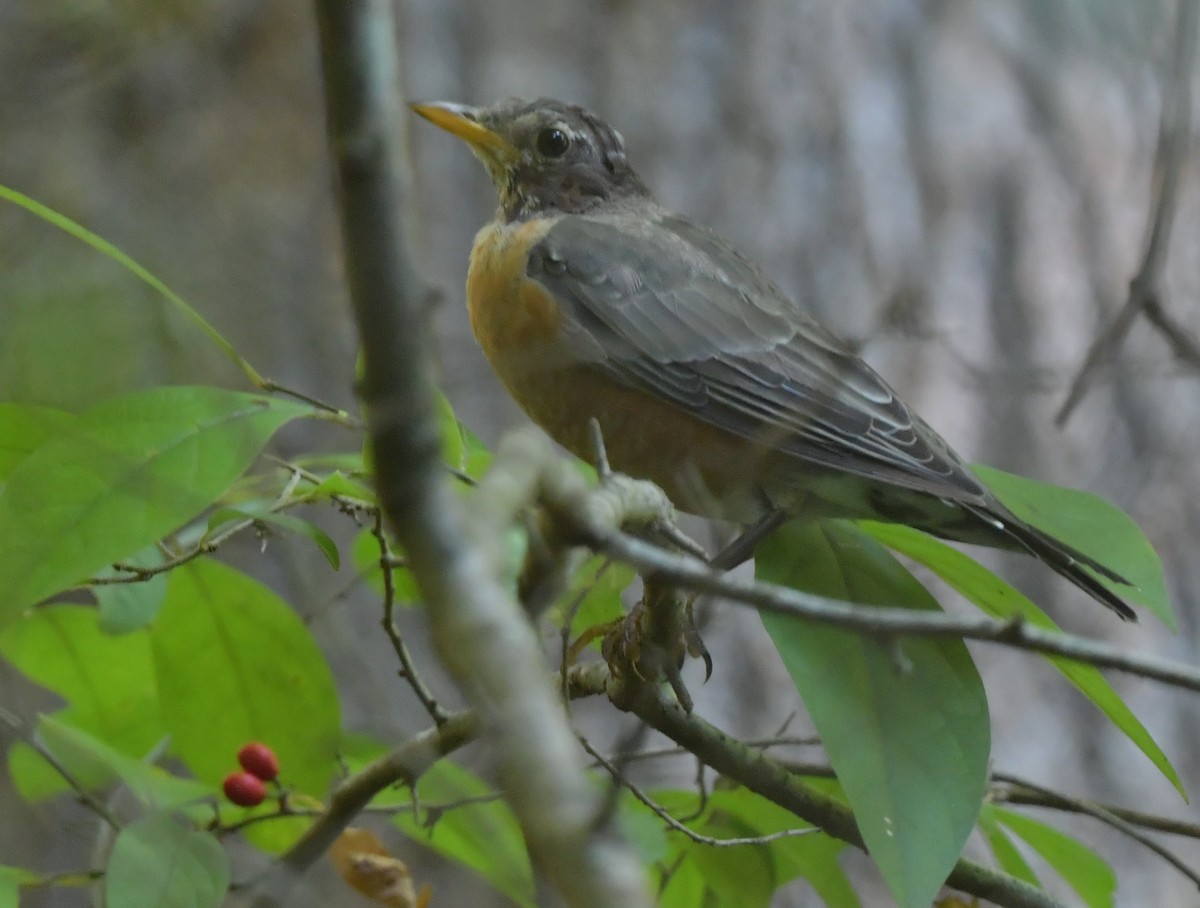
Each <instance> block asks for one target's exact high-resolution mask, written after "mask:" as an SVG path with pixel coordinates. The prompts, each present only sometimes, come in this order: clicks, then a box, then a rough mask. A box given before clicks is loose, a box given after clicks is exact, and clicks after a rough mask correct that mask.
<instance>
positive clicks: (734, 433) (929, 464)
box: [412, 99, 1135, 620]
mask: <svg viewBox="0 0 1200 908" xmlns="http://www.w3.org/2000/svg"><path fill="white" fill-rule="evenodd" d="M412 107H413V110H415V111H416V112H417V113H418V114H420V115H421V116H423V117H425V118H426V119H427V120H430V121H431V122H433V123H434V124H436V125H437V126H440V127H441V128H443V129H445V130H447V131H448V132H450V133H453V134H454V135H456V136H458V137H459V138H460V139H463V140H464V141H466V142H467V144H468V145H469V146H470V148H471V150H472V151H473V152H474V153H475V155H476V156H477V157H478V158H479V159H480V160H481V161H482V162H483V165H484V167H486V168H487V171H488V173H489V174H490V175H491V178H492V181H493V182H494V183H495V185H496V189H497V190H498V192H499V195H500V207H499V210H498V211H497V213H496V217H495V219H494V220H493V221H492V222H491V223H489V224H488V225H486V226H485V227H484V228H483V229H482V230H480V231H479V233H478V235H477V236H476V238H475V245H474V248H473V249H472V250H471V262H470V269H469V271H468V274H467V303H468V308H469V312H470V319H471V327H472V329H473V330H474V333H475V336H476V338H477V339H478V341H479V344H480V345H481V347H482V348H483V352H484V353H485V355H486V356H487V358H488V360H489V361H490V362H491V364H492V367H493V368H494V369H495V371H496V374H497V375H498V376H499V378H500V380H501V381H502V382H503V383H504V386H505V387H506V388H507V389H508V391H509V393H510V394H512V396H513V398H515V399H516V401H517V403H518V404H520V406H521V407H522V408H523V409H524V410H525V412H526V413H527V414H528V415H529V417H530V418H531V419H532V420H533V421H534V422H535V423H537V424H538V425H539V426H541V427H542V428H543V429H544V430H545V431H546V432H547V433H548V434H549V435H550V436H551V437H552V438H554V439H555V440H556V441H557V442H559V443H560V444H561V445H563V446H564V447H565V448H567V449H568V450H570V451H572V452H573V453H575V454H576V455H579V456H581V457H586V456H587V455H588V453H589V451H590V444H589V436H588V421H589V419H590V418H592V417H595V418H596V419H597V420H598V421H599V423H600V427H601V431H602V433H603V437H604V439H605V442H606V445H607V448H608V456H609V461H610V463H611V465H612V467H613V469H615V470H619V471H621V472H624V473H628V474H630V475H632V476H636V477H640V478H645V479H649V480H652V481H653V482H655V483H657V484H658V485H659V486H661V487H662V488H663V489H664V490H665V491H666V493H667V494H668V495H669V496H670V497H671V499H672V500H673V501H674V502H675V503H676V505H678V506H679V507H680V508H681V509H683V510H685V511H690V512H693V513H696V514H701V515H704V516H708V517H716V518H721V519H725V520H731V521H735V522H740V523H743V524H748V523H752V522H755V521H758V520H761V519H762V518H763V517H764V516H765V515H769V514H772V513H780V512H782V513H786V514H796V515H801V516H809V517H831V516H832V517H848V518H869V519H872V520H880V521H886V522H892V523H901V524H906V525H908V526H911V527H915V528H917V529H920V530H924V531H925V532H928V533H932V534H933V535H935V536H939V537H943V538H946V539H951V540H956V541H960V542H967V543H974V544H977V545H984V546H992V547H995V548H1001V549H1010V550H1015V551H1022V552H1026V553H1028V554H1030V555H1033V556H1034V557H1035V558H1038V559H1040V560H1041V561H1043V562H1044V563H1045V564H1046V565H1048V566H1049V567H1050V568H1051V569H1053V570H1054V571H1056V572H1058V573H1059V574H1061V575H1062V576H1063V577H1065V578H1067V579H1068V580H1070V581H1071V582H1072V583H1074V584H1075V585H1076V586H1078V587H1080V588H1081V589H1083V590H1085V591H1086V592H1087V593H1089V594H1090V595H1091V596H1092V597H1094V598H1095V599H1096V600H1098V601H1099V602H1101V603H1103V604H1104V605H1106V606H1108V607H1109V608H1110V609H1112V610H1113V611H1114V612H1116V613H1117V614H1118V615H1120V616H1121V617H1122V618H1125V619H1129V620H1135V616H1134V613H1133V610H1132V609H1131V608H1130V607H1129V605H1128V604H1127V603H1126V602H1125V601H1124V600H1123V599H1122V598H1121V597H1120V596H1118V595H1116V594H1115V593H1114V592H1112V591H1111V590H1110V589H1108V587H1106V586H1105V585H1104V584H1103V583H1101V582H1100V580H1099V579H1098V577H1104V578H1107V579H1109V580H1111V581H1115V582H1117V583H1125V581H1124V580H1123V579H1122V578H1121V577H1120V576H1118V575H1117V574H1115V573H1113V572H1112V571H1110V570H1109V569H1107V568H1106V567H1104V566H1103V565H1101V564H1098V563H1097V562H1096V561H1094V560H1092V559H1091V558H1089V557H1087V556H1086V555H1084V554H1082V553H1081V552H1078V551H1076V550H1075V549H1073V548H1071V547H1070V546H1068V545H1066V544H1065V543H1063V542H1061V541H1059V540H1057V539H1055V538H1054V537H1052V536H1050V535H1048V534H1046V533H1044V532H1042V531H1041V530H1038V529H1036V528H1034V527H1032V526H1030V525H1029V524H1027V523H1025V522H1023V521H1021V520H1020V519H1019V518H1017V517H1016V516H1015V515H1014V514H1012V513H1011V512H1010V511H1009V510H1008V509H1007V508H1005V507H1004V505H1002V504H1001V503H1000V502H999V500H998V499H997V498H996V497H995V496H994V495H993V494H992V493H991V492H989V491H988V489H987V488H986V487H984V486H983V484H982V483H980V481H979V480H978V479H976V478H975V476H974V475H973V474H972V473H971V471H970V470H969V469H968V468H967V467H966V464H965V463H964V461H963V460H962V458H960V457H959V456H958V454H956V453H955V452H954V451H953V450H952V449H951V448H950V446H949V445H948V444H947V443H946V442H945V441H944V440H943V439H942V438H941V437H940V436H939V435H938V434H937V433H936V432H935V431H934V430H933V429H931V428H930V427H929V426H928V425H926V424H925V422H924V421H923V420H922V419H921V418H920V417H919V416H917V415H916V414H915V413H913V412H912V411H911V410H910V409H909V407H908V406H907V405H906V404H905V403H904V401H902V400H901V399H900V398H899V397H898V396H897V395H896V393H895V392H894V391H893V390H892V389H891V388H890V387H889V386H888V385H887V383H886V382H884V380H883V379H882V378H880V377H879V376H878V375H877V374H876V373H875V372H874V371H873V370H872V369H871V368H870V367H869V366H868V365H866V363H864V362H863V361H862V360H861V359H859V358H858V357H857V356H856V355H855V354H854V353H853V352H852V351H851V350H850V349H849V347H848V346H847V345H846V344H845V343H843V342H842V341H840V340H838V339H837V338H836V337H834V336H833V335H832V334H830V333H829V332H828V331H826V330H825V329H824V328H822V327H821V326H820V325H819V324H818V323H817V322H816V321H814V320H813V319H812V318H811V317H810V316H809V315H808V314H807V313H806V312H805V311H804V310H803V309H802V308H801V307H800V306H798V305H797V304H796V303H795V302H793V301H792V300H791V299H789V298H788V296H787V295H785V294H784V293H783V292H782V291H781V290H780V289H779V288H778V287H776V286H775V284H773V283H772V282H771V281H770V280H769V279H768V278H767V277H766V276H765V275H764V274H763V273H762V272H761V271H760V270H759V269H758V267H757V266H755V265H754V264H753V263H752V262H751V261H750V260H749V259H747V258H746V257H745V256H744V255H742V254H741V253H740V252H739V251H738V250H737V249H735V248H734V247H733V246H732V245H730V244H729V243H728V242H726V241H725V240H724V239H722V238H721V237H720V236H718V235H717V234H715V233H713V232H712V231H711V230H709V229H708V228H706V227H703V226H701V225H699V224H696V223H694V222H692V221H690V220H688V219H687V218H685V217H682V216H681V215H678V214H675V213H674V212H672V211H669V210H667V209H666V208H664V207H663V206H661V205H660V204H658V202H657V201H655V199H654V197H653V196H652V195H651V193H650V192H649V190H648V189H647V188H646V186H645V184H643V183H642V181H641V179H640V178H639V177H638V175H637V174H636V173H635V172H634V170H633V168H632V167H631V166H630V165H629V162H628V160H627V159H626V157H625V148H624V143H623V140H622V138H621V135H620V133H618V132H617V131H616V130H615V129H613V128H612V127H610V126H609V125H608V124H607V123H605V122H603V121H602V120H600V119H599V118H598V117H597V116H595V115H594V114H592V113H591V112H589V111H587V110H584V109H583V108H581V107H577V106H574V105H570V104H564V103H562V102H560V101H554V100H549V99H540V100H537V101H523V100H510V101H504V102H502V103H499V104H496V105H494V106H492V107H483V108H480V107H468V106H466V105H462V104H452V103H442V102H438V103H427V104H414V105H412Z"/></svg>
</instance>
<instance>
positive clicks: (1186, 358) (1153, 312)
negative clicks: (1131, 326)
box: [1145, 299, 1200, 369]
mask: <svg viewBox="0 0 1200 908" xmlns="http://www.w3.org/2000/svg"><path fill="white" fill-rule="evenodd" d="M1145 312H1146V319H1147V321H1149V322H1150V324H1151V325H1153V326H1154V327H1155V328H1157V329H1158V332H1159V333H1160V334H1161V335H1162V336H1163V337H1164V338H1166V341H1167V343H1168V344H1170V345H1171V350H1172V351H1173V352H1174V353H1175V357H1176V359H1179V360H1182V361H1183V362H1185V363H1187V364H1188V365H1189V366H1191V367H1192V368H1194V369H1200V341H1197V340H1196V338H1195V337H1193V335H1192V333H1191V332H1190V331H1189V330H1188V329H1187V328H1186V327H1184V326H1183V325H1181V324H1179V322H1177V321H1175V319H1174V317H1172V315H1171V313H1169V312H1167V310H1166V309H1164V308H1163V306H1162V303H1161V302H1159V300H1157V299H1151V300H1147V301H1146V306H1145Z"/></svg>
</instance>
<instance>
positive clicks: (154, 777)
mask: <svg viewBox="0 0 1200 908" xmlns="http://www.w3.org/2000/svg"><path fill="white" fill-rule="evenodd" d="M37 735H38V738H39V739H40V740H41V742H42V744H43V746H45V747H46V749H47V750H49V751H50V753H52V754H54V756H55V758H56V759H57V760H58V761H59V763H61V764H62V765H63V766H64V767H65V768H66V769H67V771H68V772H70V773H71V775H72V776H74V777H75V778H77V779H83V778H87V779H104V780H105V782H104V783H103V784H102V785H101V786H99V787H105V788H106V787H108V784H110V783H111V782H115V781H117V780H120V781H121V782H123V783H124V784H125V785H127V786H128V787H129V790H130V791H132V792H133V793H134V795H135V796H136V797H137V798H138V800H139V801H141V802H142V803H143V804H144V805H146V806H150V807H163V808H168V807H180V806H182V805H185V804H188V803H191V802H196V801H198V800H200V799H202V798H208V797H211V796H212V788H211V787H210V786H208V785H203V784H201V783H199V782H196V781H193V780H191V779H181V778H179V777H178V776H173V775H171V774H170V773H169V772H167V771H166V770H164V769H162V768H161V767H158V766H154V765H152V764H149V763H144V762H142V761H141V760H135V759H134V758H133V757H129V756H126V755H125V754H123V753H121V752H120V751H118V750H115V749H114V748H112V747H110V746H109V745H107V744H105V743H104V742H103V741H101V740H100V739H98V738H96V737H94V736H92V735H89V734H88V733H87V732H85V731H81V730H79V729H78V728H73V727H72V726H70V725H67V724H66V723H64V722H60V721H58V720H57V719H54V718H53V717H51V716H42V717H41V718H40V719H39V720H38V727H37ZM205 810H206V812H207V813H208V814H209V815H210V816H211V813H212V811H211V808H205Z"/></svg>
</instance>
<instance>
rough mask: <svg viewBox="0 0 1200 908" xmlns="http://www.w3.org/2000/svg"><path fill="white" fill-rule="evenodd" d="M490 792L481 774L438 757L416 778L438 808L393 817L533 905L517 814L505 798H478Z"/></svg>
mask: <svg viewBox="0 0 1200 908" xmlns="http://www.w3.org/2000/svg"><path fill="white" fill-rule="evenodd" d="M491 793H492V788H491V787H490V786H489V785H487V784H486V783H484V782H483V781H482V780H481V779H479V778H478V777H477V776H475V775H473V774H472V773H470V772H468V771H467V770H465V769H463V768H462V767H460V766H457V765H456V764H454V763H453V762H451V761H450V760H439V761H438V762H437V763H435V764H434V765H433V766H432V767H431V768H430V769H429V771H428V772H426V773H425V775H423V776H421V778H420V779H419V780H418V782H417V796H418V799H419V802H420V804H421V806H422V807H425V808H426V809H427V810H428V808H429V807H431V806H433V807H436V808H437V810H436V812H435V813H434V814H433V815H429V814H428V813H426V815H425V816H423V817H422V818H421V820H420V821H418V820H417V819H414V818H413V816H412V815H411V814H410V813H407V812H406V813H401V814H397V815H396V818H395V819H394V820H393V821H392V822H393V823H395V825H396V826H398V827H399V828H400V829H401V830H402V831H403V832H404V833H405V834H406V835H408V836H409V837H410V838H411V839H412V840H413V841H415V842H418V843H420V844H422V845H424V846H426V847H427V848H431V849H432V850H434V851H436V852H437V853H438V854H441V855H443V856H444V857H447V858H449V859H451V860H453V861H457V862H458V863H460V864H463V865H464V866H466V867H469V868H470V869H471V870H473V871H475V873H477V874H479V875H480V876H481V877H483V879H485V880H487V882H488V883H489V884H491V885H492V886H493V887H494V888H495V889H496V890H497V891H499V892H501V893H503V894H504V895H505V896H507V897H508V898H509V899H511V900H512V901H514V902H516V903H517V904H518V905H522V906H528V908H533V906H534V905H535V904H536V903H535V901H534V886H533V870H532V868H531V866H530V864H529V855H528V853H527V852H526V850H525V840H524V839H523V838H522V836H521V829H520V827H519V826H518V825H517V821H516V818H515V817H513V815H512V811H510V810H509V809H508V805H507V804H505V803H504V801H503V800H502V799H500V798H496V799H495V800H482V801H480V800H475V799H479V798H485V797H486V796H487V795H489V794H491ZM453 805H457V806H453ZM443 807H444V808H445V809H443ZM431 823H432V825H430V824H431Z"/></svg>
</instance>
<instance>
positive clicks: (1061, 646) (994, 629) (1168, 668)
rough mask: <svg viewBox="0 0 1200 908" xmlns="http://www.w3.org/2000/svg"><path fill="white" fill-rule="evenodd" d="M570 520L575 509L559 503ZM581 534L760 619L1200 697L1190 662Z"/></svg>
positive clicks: (614, 535)
mask: <svg viewBox="0 0 1200 908" xmlns="http://www.w3.org/2000/svg"><path fill="white" fill-rule="evenodd" d="M560 504H561V506H563V507H564V514H569V513H570V511H571V507H572V506H571V505H570V503H569V502H562V503H560ZM577 528H578V530H579V532H581V533H583V534H585V535H588V536H589V537H590V539H591V542H592V544H594V545H595V546H596V547H597V548H598V549H600V550H601V551H603V552H606V553H608V554H609V555H611V556H613V557H614V558H617V559H619V560H620V561H624V562H625V563H627V564H630V565H632V566H633V567H635V568H636V569H637V570H638V571H639V572H642V573H644V574H648V575H650V576H657V577H659V578H660V579H663V580H667V581H669V582H671V583H676V584H678V585H680V586H683V587H686V588H688V589H692V590H697V591H700V592H705V593H712V594H715V595H718V596H722V597H724V598H726V599H728V600H729V601H731V602H734V603H738V604H743V605H749V606H752V607H754V608H756V609H758V610H759V611H765V612H770V613H773V614H780V615H789V616H791V617H794V618H804V619H806V620H810V621H817V622H820V623H822V624H829V625H832V626H835V627H844V628H847V629H850V630H855V631H858V632H860V633H867V634H875V635H879V636H884V637H906V636H921V637H961V638H963V639H967V640H979V641H981V642H985V643H997V644H1000V645H1003V646H1008V647H1011V648H1013V649H1021V650H1029V651H1031V652H1037V653H1044V654H1047V655H1052V656H1062V657H1064V658H1067V659H1073V660H1075V661H1077V662H1083V663H1086V664H1089V665H1095V666H1097V667H1099V668H1112V669H1116V670H1117V671H1122V672H1127V673H1129V674H1133V675H1139V676H1141V677H1144V678H1151V679H1153V680H1156V681H1160V682H1162V683H1163V684H1168V685H1171V686H1174V687H1181V688H1185V689H1187V690H1194V691H1200V669H1197V668H1196V667H1194V666H1192V665H1189V664H1187V663H1185V662H1178V661H1175V660H1171V659H1163V658H1159V657H1156V656H1149V655H1142V654H1139V653H1131V652H1127V651H1125V650H1122V649H1119V648H1117V647H1114V646H1109V645H1107V644H1104V643H1098V642H1096V641H1094V640H1089V639H1087V638H1085V637H1078V636H1075V635H1073V634H1065V633H1061V632H1058V631H1048V630H1044V629H1042V628H1038V627H1033V626H1031V625H1029V624H1026V623H1025V622H1023V621H1020V620H1012V621H1000V620H996V619H992V618H975V617H965V616H963V617H960V616H956V615H949V614H946V613H944V612H924V611H914V610H912V609H904V608H892V607H875V606H871V607H864V606H860V605H854V604H851V603H847V602H839V601H837V600H833V599H826V598H824V597H821V596H814V595H811V594H809V593H802V592H799V591H798V590H792V589H788V588H786V587H778V586H773V585H770V584H764V583H756V582H753V581H746V580H740V579H737V578H734V577H729V576H726V575H724V574H720V573H717V572H715V571H713V570H711V569H710V568H709V567H708V565H706V564H703V563H701V562H699V561H697V560H695V559H692V558H688V557H687V556H682V555H675V554H673V553H671V552H666V551H664V550H662V549H659V548H656V547H655V546H653V545H650V544H648V543H646V542H643V541H642V540H640V539H636V538H634V537H632V536H629V535H627V534H624V533H621V532H618V531H615V530H611V529H608V528H605V527H603V526H600V525H597V524H593V523H590V522H589V521H588V520H587V519H586V515H583V519H581V520H579V524H578V527H577Z"/></svg>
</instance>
